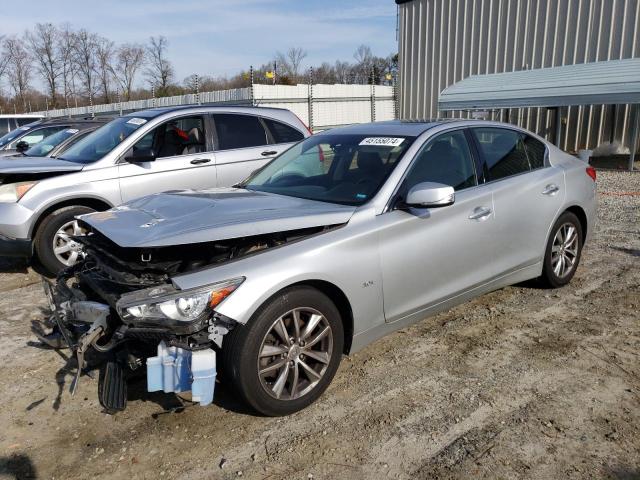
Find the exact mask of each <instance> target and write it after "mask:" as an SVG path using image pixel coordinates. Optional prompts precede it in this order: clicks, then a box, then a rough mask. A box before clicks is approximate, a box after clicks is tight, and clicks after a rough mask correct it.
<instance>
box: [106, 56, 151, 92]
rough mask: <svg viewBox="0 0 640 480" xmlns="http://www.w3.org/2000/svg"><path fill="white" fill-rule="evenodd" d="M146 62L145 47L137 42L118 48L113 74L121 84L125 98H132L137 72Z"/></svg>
mask: <svg viewBox="0 0 640 480" xmlns="http://www.w3.org/2000/svg"><path fill="white" fill-rule="evenodd" d="M143 63H144V48H143V47H142V46H140V45H136V44H124V45H122V46H120V48H118V52H117V54H116V62H115V65H114V67H113V69H112V72H113V76H114V77H115V79H116V80H117V81H118V83H119V84H120V88H122V91H123V93H124V98H125V100H127V101H128V100H130V99H131V88H132V87H133V82H134V80H135V77H136V73H138V70H139V69H140V67H142V65H143Z"/></svg>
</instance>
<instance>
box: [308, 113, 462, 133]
mask: <svg viewBox="0 0 640 480" xmlns="http://www.w3.org/2000/svg"><path fill="white" fill-rule="evenodd" d="M457 121H459V120H458V119H453V118H445V119H426V120H388V121H384V122H372V123H358V124H355V125H348V126H346V127H336V128H332V129H330V130H325V131H323V132H320V133H318V135H323V134H339V135H340V134H350V135H405V136H409V137H417V136H418V135H421V134H423V133H424V132H426V131H427V130H429V129H431V128H434V127H437V126H439V125H442V124H445V123H453V122H457Z"/></svg>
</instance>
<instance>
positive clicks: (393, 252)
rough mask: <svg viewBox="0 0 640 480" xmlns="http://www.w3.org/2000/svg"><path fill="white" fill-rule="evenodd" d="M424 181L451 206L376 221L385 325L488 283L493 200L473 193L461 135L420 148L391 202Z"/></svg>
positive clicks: (478, 190)
mask: <svg viewBox="0 0 640 480" xmlns="http://www.w3.org/2000/svg"><path fill="white" fill-rule="evenodd" d="M429 181H430V182H438V183H443V184H445V185H451V186H453V187H454V189H455V190H456V198H455V202H454V204H453V205H450V206H447V207H440V208H431V209H413V208H412V209H408V210H399V209H393V210H391V211H389V212H387V213H383V214H382V215H379V216H378V219H377V221H378V222H379V225H378V226H379V229H378V231H379V238H380V261H381V269H382V275H383V296H384V311H385V318H386V320H387V322H394V321H397V320H401V319H403V318H405V317H407V316H409V315H413V314H419V313H420V312H422V311H423V310H425V309H427V308H429V307H431V306H434V305H436V304H438V303H440V302H442V301H444V300H446V299H448V298H451V297H454V296H455V295H457V294H459V293H461V292H463V291H465V290H468V289H470V288H471V287H473V286H475V285H479V284H482V283H485V282H486V281H488V280H489V279H491V278H492V276H493V272H494V270H493V265H492V263H493V260H494V257H495V251H494V245H493V236H494V235H495V228H496V222H495V218H494V214H493V197H492V193H491V189H490V188H488V187H487V186H484V185H478V181H477V175H476V168H475V163H474V159H473V156H472V153H471V149H470V148H469V144H468V142H467V139H466V135H465V132H464V130H462V129H459V130H454V131H449V132H445V133H442V134H440V135H438V136H437V137H435V138H434V139H432V140H430V141H429V142H428V143H427V144H426V145H425V147H424V148H423V149H422V150H421V152H420V153H418V155H417V156H416V159H415V160H414V162H413V165H412V166H411V167H410V170H409V173H408V175H407V176H406V178H405V180H404V181H403V183H402V185H401V187H400V189H399V192H398V195H397V198H398V199H399V200H398V201H401V200H402V199H403V198H406V193H407V192H408V191H409V189H410V188H411V187H413V186H414V185H416V184H418V183H421V182H429Z"/></svg>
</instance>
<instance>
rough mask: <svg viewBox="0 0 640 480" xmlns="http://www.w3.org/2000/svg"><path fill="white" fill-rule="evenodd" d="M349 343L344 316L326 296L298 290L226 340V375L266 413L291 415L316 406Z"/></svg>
mask: <svg viewBox="0 0 640 480" xmlns="http://www.w3.org/2000/svg"><path fill="white" fill-rule="evenodd" d="M343 344H344V333H343V328H342V322H341V319H340V313H339V312H338V309H337V308H336V306H335V305H334V304H333V302H332V301H331V300H330V299H329V298H328V297H327V296H326V295H324V294H323V293H321V292H319V291H318V290H315V289H313V288H310V287H293V288H290V289H287V290H285V291H283V292H282V293H281V294H279V295H278V296H277V297H274V298H272V299H271V300H269V301H268V302H267V303H266V304H265V305H264V306H263V308H262V309H261V311H260V312H259V313H258V314H257V315H256V316H255V317H254V318H252V319H251V320H250V321H249V322H248V323H247V324H246V325H238V326H237V327H236V328H235V329H234V330H232V332H231V333H230V334H229V335H228V336H227V338H225V342H224V344H223V362H224V364H225V366H224V368H225V372H226V373H227V375H228V377H229V380H230V381H231V382H232V383H233V387H234V389H235V390H236V392H237V393H238V394H239V395H240V397H241V398H242V399H244V400H245V401H246V403H248V404H249V405H251V406H252V407H253V408H254V409H255V410H257V411H258V412H260V413H262V414H263V415H269V416H279V415H288V414H291V413H294V412H297V411H299V410H302V409H303V408H305V407H307V406H308V405H310V404H311V403H313V402H314V401H315V400H316V399H317V398H318V397H319V396H320V395H321V394H322V393H323V392H324V391H325V390H326V388H327V387H328V386H329V383H330V382H331V380H332V379H333V377H334V375H335V373H336V370H337V369H338V365H339V364H340V358H341V356H342V348H343Z"/></svg>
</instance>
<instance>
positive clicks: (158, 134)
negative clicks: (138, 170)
mask: <svg viewBox="0 0 640 480" xmlns="http://www.w3.org/2000/svg"><path fill="white" fill-rule="evenodd" d="M205 138H206V137H205V129H204V120H203V118H202V117H201V116H195V117H181V118H175V119H173V120H169V121H168V122H165V123H162V124H160V125H158V126H157V127H156V128H154V129H153V130H151V131H150V132H148V133H147V134H145V135H144V136H143V137H142V138H141V139H140V140H138V141H137V142H136V144H135V145H134V146H133V149H134V151H136V152H149V151H151V150H153V152H154V153H155V156H156V158H163V157H176V156H180V155H191V154H193V153H201V152H205V151H207V146H206V140H205Z"/></svg>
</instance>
